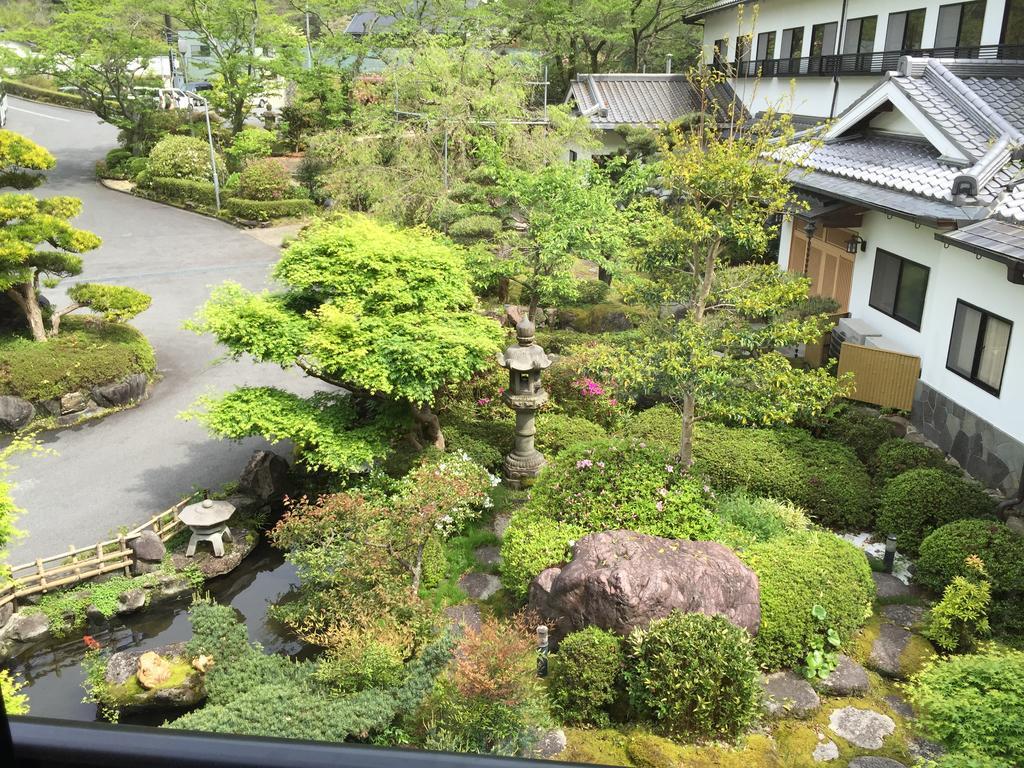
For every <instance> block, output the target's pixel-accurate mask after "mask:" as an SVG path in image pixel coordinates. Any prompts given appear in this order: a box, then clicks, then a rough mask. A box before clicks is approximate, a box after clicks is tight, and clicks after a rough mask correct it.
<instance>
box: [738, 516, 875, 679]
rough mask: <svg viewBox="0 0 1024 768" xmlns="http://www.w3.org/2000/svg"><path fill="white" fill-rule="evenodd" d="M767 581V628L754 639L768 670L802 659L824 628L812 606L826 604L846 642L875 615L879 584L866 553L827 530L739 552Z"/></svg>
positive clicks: (762, 581) (764, 604) (763, 608)
mask: <svg viewBox="0 0 1024 768" xmlns="http://www.w3.org/2000/svg"><path fill="white" fill-rule="evenodd" d="M738 554H739V556H740V559H742V560H743V561H744V562H745V563H746V564H747V565H748V566H749V567H750V568H751V569H752V570H753V571H754V573H756V574H757V578H758V580H759V582H760V584H761V628H760V630H758V633H757V638H756V639H755V640H754V652H755V655H756V658H757V660H758V662H759V663H760V664H761V666H763V667H765V668H766V669H781V668H783V667H795V666H797V665H798V664H800V663H802V662H803V660H804V657H805V656H806V654H807V651H808V650H809V649H810V647H811V641H812V639H813V638H815V637H816V636H818V634H819V633H820V630H819V627H818V625H817V623H816V621H815V619H814V616H813V614H812V613H811V611H812V610H813V608H814V606H815V605H820V606H822V607H823V608H824V609H825V612H826V615H827V616H828V626H829V627H830V628H831V629H834V630H835V631H836V632H837V633H838V634H839V637H840V639H841V640H842V641H843V642H844V643H845V642H846V641H848V640H849V639H850V638H851V637H852V636H853V634H854V633H855V632H856V631H857V630H858V629H859V628H860V626H861V625H862V624H863V623H864V621H865V620H866V619H867V617H868V616H869V615H870V614H871V603H872V601H873V600H874V597H875V585H874V581H872V579H871V568H870V567H869V566H868V561H867V558H866V557H865V556H864V553H863V552H862V551H860V550H859V549H857V548H856V547H855V546H853V545H852V544H850V543H848V542H846V541H844V540H843V539H840V538H839V537H838V536H836V535H834V534H832V533H828V532H827V531H808V532H805V533H795V534H791V535H789V536H783V537H780V538H776V539H772V540H771V541H766V542H763V543H759V544H754V545H752V546H751V547H749V548H748V549H746V550H743V551H741V552H739V553H738Z"/></svg>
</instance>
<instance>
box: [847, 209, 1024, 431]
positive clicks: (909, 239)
mask: <svg viewBox="0 0 1024 768" xmlns="http://www.w3.org/2000/svg"><path fill="white" fill-rule="evenodd" d="M858 231H859V232H860V235H861V237H863V238H864V239H865V240H867V243H868V250H867V252H866V253H860V254H858V255H857V259H856V262H855V264H854V272H853V289H852V291H851V296H850V312H851V314H852V315H853V316H854V317H857V318H860V319H862V320H864V321H866V322H867V323H868V324H870V325H871V326H872V327H873V328H874V329H875V330H877V331H879V332H880V333H881V334H882V335H883V337H884V338H885V339H886V340H887V341H889V342H890V343H891V344H893V345H895V346H896V347H898V348H900V349H901V350H902V351H904V352H907V353H910V354H913V355H917V356H919V357H920V358H921V380H922V381H923V382H924V383H925V384H927V385H928V386H930V387H931V388H933V389H935V390H936V391H938V392H940V393H942V394H943V395H945V396H946V397H948V398H950V399H951V400H954V401H955V402H957V403H959V404H960V405H962V406H963V407H964V408H967V409H968V410H970V411H972V412H974V413H975V414H976V415H978V416H980V417H981V418H982V419H985V420H986V421H988V422H989V423H991V424H993V425H995V426H996V427H998V428H999V429H1001V430H1002V431H1004V432H1006V433H1007V434H1009V435H1010V436H1011V437H1013V438H1014V439H1016V440H1018V441H1021V442H1024V408H1021V407H1020V405H1019V397H1020V394H1021V393H1022V392H1024V286H1022V285H1014V284H1013V283H1010V282H1009V281H1008V280H1007V279H1006V267H1005V266H1003V265H1002V264H999V263H997V262H995V261H992V260H991V259H985V258H977V257H975V255H974V254H972V253H969V252H968V251H964V250H961V249H959V248H955V247H950V248H945V247H944V246H943V244H942V243H939V242H938V241H936V240H935V230H934V229H931V228H929V227H924V226H922V227H921V228H920V229H917V228H915V226H914V224H913V223H911V222H908V221H904V220H902V219H895V218H894V219H888V218H887V217H886V216H885V214H882V213H874V212H872V213H868V214H865V216H864V224H863V226H862V227H861V228H860V229H859V230H858ZM878 248H881V249H883V250H886V251H889V252H891V253H894V254H896V255H897V256H902V257H903V258H906V259H910V260H911V261H916V262H918V263H919V264H924V265H925V266H927V267H929V268H930V270H931V273H930V275H929V280H928V291H927V294H926V296H925V305H924V314H923V316H922V319H921V330H920V331H915V330H914V329H913V328H910V327H909V326H907V325H904V324H903V323H901V322H899V321H898V320H895V319H893V318H891V317H889V316H888V315H885V314H883V313H881V312H879V311H877V310H875V309H872V308H871V307H869V306H868V300H869V296H870V292H871V277H872V273H873V271H874V258H875V250H876V249H878ZM957 299H963V300H964V301H966V302H969V303H971V304H974V305H975V306H978V307H981V308H982V309H985V310H988V311H989V312H993V313H995V314H997V315H1000V316H1002V317H1004V318H1006V319H1007V320H1010V321H1011V322H1012V323H1013V332H1012V334H1011V337H1010V348H1009V351H1008V353H1007V357H1006V368H1005V370H1004V373H1003V385H1002V389H1001V395H1000V396H999V397H997V396H995V395H992V394H989V393H988V392H986V391H985V390H983V389H981V388H980V387H977V386H975V385H974V384H972V383H971V382H969V381H967V380H966V379H963V378H961V377H960V376H958V375H957V374H955V373H953V372H952V371H949V370H947V369H946V355H947V352H948V351H949V338H950V333H951V331H952V328H953V312H954V309H955V308H956V302H957Z"/></svg>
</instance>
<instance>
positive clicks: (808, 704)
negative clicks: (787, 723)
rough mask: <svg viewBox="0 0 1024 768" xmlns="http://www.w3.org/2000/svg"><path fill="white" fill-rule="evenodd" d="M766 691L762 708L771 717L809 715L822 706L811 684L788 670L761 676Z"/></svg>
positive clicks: (800, 716) (801, 716)
mask: <svg viewBox="0 0 1024 768" xmlns="http://www.w3.org/2000/svg"><path fill="white" fill-rule="evenodd" d="M760 683H761V690H763V691H764V698H763V699H762V704H761V708H762V710H763V711H764V713H765V714H766V715H768V716H769V717H799V718H804V717H809V716H810V715H812V714H814V713H815V712H817V711H818V708H819V707H821V699H820V698H819V696H818V694H817V692H816V691H815V690H814V689H813V688H812V687H811V684H810V683H808V682H807V681H806V680H804V679H803V678H802V677H801V676H800V675H798V674H796V673H795V672H790V671H788V670H786V671H784V672H774V673H772V674H770V675H762V676H761V680H760Z"/></svg>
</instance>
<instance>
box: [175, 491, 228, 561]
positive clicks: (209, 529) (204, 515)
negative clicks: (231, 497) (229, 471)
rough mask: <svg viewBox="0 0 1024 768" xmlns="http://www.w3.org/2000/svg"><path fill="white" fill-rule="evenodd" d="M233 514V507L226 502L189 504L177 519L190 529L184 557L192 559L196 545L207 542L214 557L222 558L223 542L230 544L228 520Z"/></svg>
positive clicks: (206, 500)
mask: <svg viewBox="0 0 1024 768" xmlns="http://www.w3.org/2000/svg"><path fill="white" fill-rule="evenodd" d="M233 514H235V505H234V504H231V503H230V502H227V501H214V500H213V499H203V500H202V501H199V502H196V503H195V504H189V505H188V506H187V507H185V508H184V509H183V510H181V512H179V513H178V519H179V520H181V522H183V523H184V524H185V525H187V526H188V527H189V528H191V529H192V538H191V539H189V540H188V549H186V550H185V557H193V556H194V555H195V553H196V545H197V544H198V543H199V542H200V541H208V542H210V544H211V546H212V547H213V555H214V557H224V542H225V541H226V542H227V543H228V544H232V543H233V542H232V540H231V531H230V529H229V528H228V520H230V519H231V516H232V515H233Z"/></svg>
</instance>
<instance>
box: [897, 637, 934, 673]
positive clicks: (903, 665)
mask: <svg viewBox="0 0 1024 768" xmlns="http://www.w3.org/2000/svg"><path fill="white" fill-rule="evenodd" d="M937 655H938V654H937V653H936V651H935V646H933V645H932V644H931V642H929V641H928V640H927V639H926V638H924V637H921V635H912V636H911V638H910V642H909V643H907V647H906V648H904V649H903V653H901V654H900V669H901V670H902V671H903V676H904V677H906V678H909V677H911V676H913V675H915V674H917V673H918V672H920V671H921V669H922V668H923V667H924V665H925V664H927V663H928V662H929V661H931V660H932V659H934V658H935V657H936V656H937Z"/></svg>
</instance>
